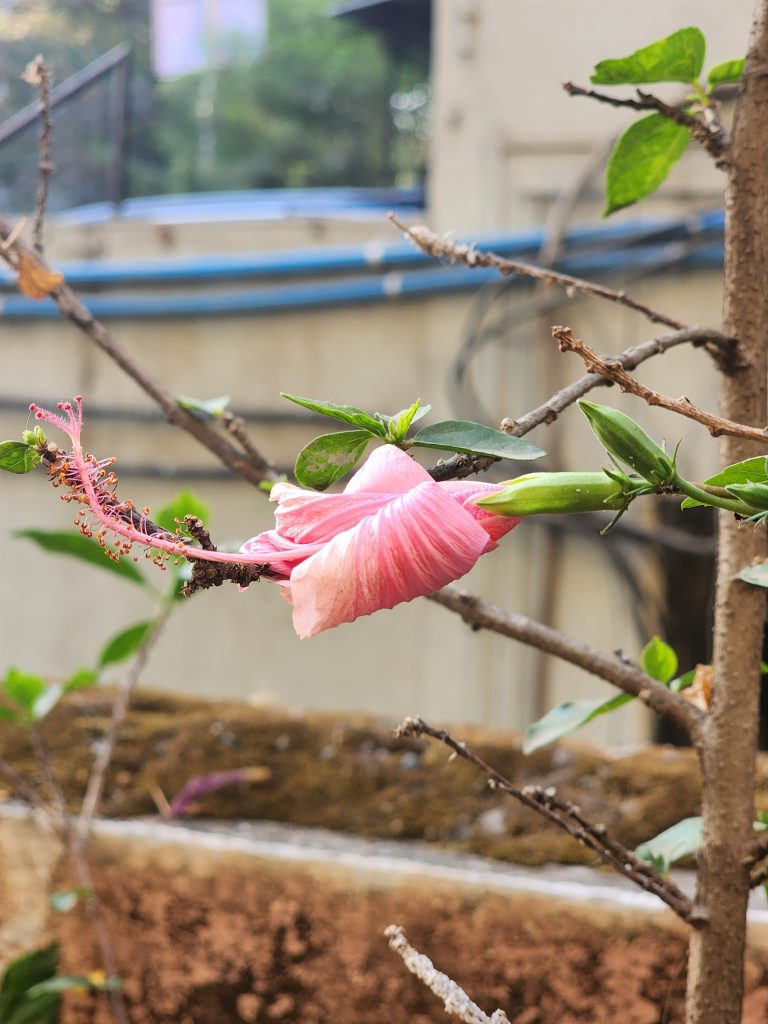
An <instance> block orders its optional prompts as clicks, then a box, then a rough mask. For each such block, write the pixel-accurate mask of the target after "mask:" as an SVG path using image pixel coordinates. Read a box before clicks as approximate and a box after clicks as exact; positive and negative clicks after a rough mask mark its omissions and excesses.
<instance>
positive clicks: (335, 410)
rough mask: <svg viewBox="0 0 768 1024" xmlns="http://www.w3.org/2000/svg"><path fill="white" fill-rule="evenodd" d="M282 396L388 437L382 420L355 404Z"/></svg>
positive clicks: (379, 435)
mask: <svg viewBox="0 0 768 1024" xmlns="http://www.w3.org/2000/svg"><path fill="white" fill-rule="evenodd" d="M280 397H281V398H287V399H288V401H289V402H295V403H296V405H301V406H303V407H304V408H305V409H311V410H312V412H319V413H320V414H321V415H322V416H330V417H331V418H332V419H334V420H341V422H342V423H349V424H351V426H353V427H359V428H360V429H361V430H368V431H369V432H370V433H371V434H375V436H376V437H386V436H387V428H386V426H385V425H384V424H383V423H382V422H381V420H377V419H375V418H374V417H373V416H369V415H368V413H367V412H363V410H362V409H358V408H357V406H355V405H337V404H336V403H335V402H317V401H315V399H313V398H298V397H297V396H296V395H289V394H286V392H285V391H281V392H280Z"/></svg>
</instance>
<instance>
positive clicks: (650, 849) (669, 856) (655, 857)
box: [635, 818, 701, 875]
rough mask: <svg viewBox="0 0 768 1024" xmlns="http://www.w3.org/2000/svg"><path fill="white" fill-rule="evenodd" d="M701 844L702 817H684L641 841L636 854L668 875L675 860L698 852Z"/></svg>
mask: <svg viewBox="0 0 768 1024" xmlns="http://www.w3.org/2000/svg"><path fill="white" fill-rule="evenodd" d="M700 845H701V818H683V820H682V821H678V823H677V824H676V825H673V826H672V827H671V828H668V829H665V830H664V831H663V832H660V833H659V834H658V835H657V836H654V838H653V839H649V840H648V841H647V842H645V843H641V844H640V846H638V848H637V849H636V850H635V854H636V855H637V856H638V857H639V858H640V860H644V861H647V862H648V863H649V864H651V865H652V866H653V867H654V868H655V869H656V870H657V871H659V872H661V874H663V875H666V874H667V873H668V872H669V869H670V867H671V866H672V865H673V864H674V863H675V861H678V860H682V858H683V857H688V856H690V854H692V853H696V851H697V850H698V848H699V846H700Z"/></svg>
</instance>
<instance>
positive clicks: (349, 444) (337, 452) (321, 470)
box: [294, 430, 371, 491]
mask: <svg viewBox="0 0 768 1024" xmlns="http://www.w3.org/2000/svg"><path fill="white" fill-rule="evenodd" d="M370 440H371V434H370V431H368V430H343V431H341V432H340V433H338V434H322V435H321V436H320V437H316V438H315V439H314V441H310V442H309V444H308V445H307V446H306V447H305V448H302V449H301V451H300V452H299V454H298V456H297V458H296V466H295V467H294V474H295V476H296V479H297V480H298V482H299V483H300V484H301V485H302V487H313V488H314V489H315V490H317V491H324V490H325V489H326V487H330V486H331V484H332V483H335V481H336V480H339V479H341V477H343V476H344V475H345V474H347V473H349V471H350V470H351V469H354V467H355V466H356V465H357V463H358V462H359V461H360V459H361V458H362V457H363V455H364V454H365V449H366V448H367V447H368V443H369V441H370Z"/></svg>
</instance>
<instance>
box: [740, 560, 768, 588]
mask: <svg viewBox="0 0 768 1024" xmlns="http://www.w3.org/2000/svg"><path fill="white" fill-rule="evenodd" d="M739 579H740V580H744V582H745V583H751V584H752V586H754V587H768V561H765V562H760V564H759V565H748V566H747V567H746V569H742V570H741V572H740V573H739Z"/></svg>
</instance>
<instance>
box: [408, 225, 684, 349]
mask: <svg viewBox="0 0 768 1024" xmlns="http://www.w3.org/2000/svg"><path fill="white" fill-rule="evenodd" d="M389 220H390V221H391V222H392V223H393V224H394V225H395V227H397V228H399V229H400V230H401V231H402V232H403V233H404V234H405V235H406V236H407V237H408V238H410V240H411V241H412V242H413V243H414V245H416V247H417V248H418V249H421V251H422V252H425V253H427V254H428V255H429V256H433V257H434V258H435V259H447V260H450V262H452V263H463V264H464V265H465V266H467V267H490V268H492V269H494V270H497V271H498V272H499V273H500V274H501V275H502V276H503V277H510V276H512V275H514V274H519V275H520V276H522V277H531V278H533V279H534V280H536V281H542V282H543V283H544V284H547V285H553V284H556V285H560V286H561V287H562V288H565V289H566V292H569V293H570V292H582V293H583V294H585V295H594V296H595V297H596V298H599V299H606V300H607V301H608V302H616V303H618V304H619V305H620V306H626V307H627V308H628V309H633V310H635V312H637V313H641V314H642V315H643V316H645V317H647V318H648V320H650V321H651V323H655V324H664V325H665V326H666V327H671V328H672V329H673V330H676V331H682V330H684V329H685V328H687V327H688V325H687V324H684V323H683V322H682V320H675V319H674V318H673V317H671V316H667V315H666V314H665V313H661V312H659V310H656V309H653V308H652V307H651V306H648V305H646V303H644V302H640V301H639V300H638V299H633V298H632V297H631V296H630V295H627V293H626V292H624V291H620V292H619V291H615V290H614V289H613V288H606V287H605V286H604V285H602V284H597V282H596V281H586V280H584V279H583V278H581V277H572V276H571V275H570V274H561V273H559V272H558V271H556V270H550V269H547V268H546V267H537V266H536V265H535V264H533V263H521V262H519V261H517V260H508V259H506V258H505V257H504V256H499V255H497V254H496V253H494V252H485V251H484V250H482V249H476V248H475V247H474V246H472V245H465V244H463V243H460V242H454V241H452V240H451V239H450V238H446V237H441V236H440V235H437V234H435V233H434V232H433V231H430V229H429V228H427V227H423V226H409V225H407V224H403V223H402V221H400V220H398V218H397V217H396V216H395V215H394V214H393V213H390V214H389Z"/></svg>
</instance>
